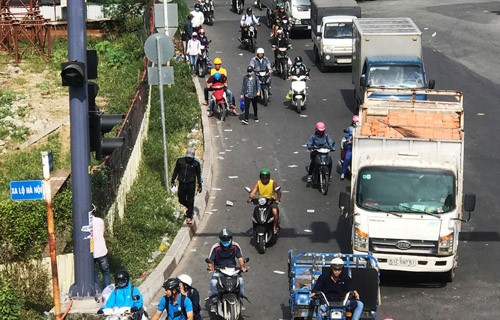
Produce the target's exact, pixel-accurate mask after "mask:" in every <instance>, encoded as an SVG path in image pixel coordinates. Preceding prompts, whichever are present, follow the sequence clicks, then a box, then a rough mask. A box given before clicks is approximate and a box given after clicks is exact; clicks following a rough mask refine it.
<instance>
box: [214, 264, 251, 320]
mask: <svg viewBox="0 0 500 320" xmlns="http://www.w3.org/2000/svg"><path fill="white" fill-rule="evenodd" d="M249 260H250V259H248V258H245V262H248V261H249ZM205 262H206V263H212V262H211V261H210V259H208V258H207V259H205ZM215 271H216V272H217V273H219V279H218V281H217V312H216V313H217V315H219V316H220V317H222V318H223V319H225V320H226V319H227V320H229V319H231V320H238V319H239V317H240V314H241V300H242V299H243V298H245V299H246V297H242V296H241V295H240V281H239V277H240V273H241V269H240V268H239V267H224V268H217V267H215Z"/></svg>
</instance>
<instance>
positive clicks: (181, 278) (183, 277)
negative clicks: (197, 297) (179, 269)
mask: <svg viewBox="0 0 500 320" xmlns="http://www.w3.org/2000/svg"><path fill="white" fill-rule="evenodd" d="M177 279H179V281H180V282H182V283H184V284H187V285H188V286H190V287H191V285H192V284H193V279H191V277H190V276H188V275H187V274H181V275H180V276H178V277H177Z"/></svg>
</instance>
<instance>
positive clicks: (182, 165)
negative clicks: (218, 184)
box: [171, 148, 202, 224]
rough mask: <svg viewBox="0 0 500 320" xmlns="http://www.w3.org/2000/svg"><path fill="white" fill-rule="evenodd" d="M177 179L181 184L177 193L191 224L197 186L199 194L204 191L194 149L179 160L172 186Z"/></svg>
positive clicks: (188, 222)
mask: <svg viewBox="0 0 500 320" xmlns="http://www.w3.org/2000/svg"><path fill="white" fill-rule="evenodd" d="M176 179H177V181H178V182H179V189H178V191H177V195H178V197H179V202H180V203H181V204H182V205H183V206H185V207H186V208H187V210H186V213H185V216H186V223H187V224H191V223H192V220H193V211H194V195H195V191H196V185H198V193H201V191H202V180H201V164H200V161H199V160H198V159H197V158H196V157H195V156H194V149H193V148H188V149H187V151H186V155H185V156H181V157H179V158H178V159H177V161H176V163H175V168H174V173H173V174H172V180H171V184H172V186H174V185H175V180H176Z"/></svg>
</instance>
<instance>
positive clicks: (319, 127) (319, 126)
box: [316, 122, 326, 132]
mask: <svg viewBox="0 0 500 320" xmlns="http://www.w3.org/2000/svg"><path fill="white" fill-rule="evenodd" d="M316 130H317V131H319V132H325V130H326V126H325V124H324V123H323V122H316Z"/></svg>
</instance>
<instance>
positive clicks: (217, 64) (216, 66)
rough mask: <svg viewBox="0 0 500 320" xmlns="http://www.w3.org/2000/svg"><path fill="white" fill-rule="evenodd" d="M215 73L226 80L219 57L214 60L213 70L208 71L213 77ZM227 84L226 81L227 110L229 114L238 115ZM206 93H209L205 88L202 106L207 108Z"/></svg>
mask: <svg viewBox="0 0 500 320" xmlns="http://www.w3.org/2000/svg"><path fill="white" fill-rule="evenodd" d="M216 72H219V73H220V74H222V75H225V76H226V78H227V70H226V69H225V68H222V60H221V58H219V57H217V58H215V59H214V68H212V69H210V75H211V76H213V75H214V74H215V73H216ZM227 83H228V80H226V88H225V89H224V90H225V91H226V94H227V97H228V99H229V104H230V107H229V109H230V110H231V112H233V114H234V115H238V114H239V113H238V111H236V106H235V101H234V95H233V92H232V91H231V90H230V89H229V88H228V87H227ZM208 91H210V89H209V88H208V87H205V89H204V90H203V95H204V97H205V102H204V103H203V105H205V106H208ZM208 111H210V110H208Z"/></svg>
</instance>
